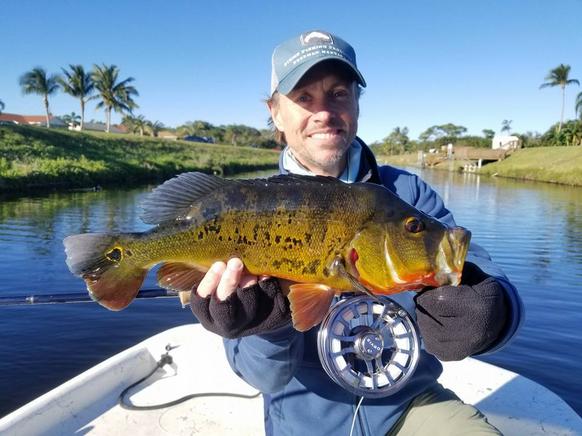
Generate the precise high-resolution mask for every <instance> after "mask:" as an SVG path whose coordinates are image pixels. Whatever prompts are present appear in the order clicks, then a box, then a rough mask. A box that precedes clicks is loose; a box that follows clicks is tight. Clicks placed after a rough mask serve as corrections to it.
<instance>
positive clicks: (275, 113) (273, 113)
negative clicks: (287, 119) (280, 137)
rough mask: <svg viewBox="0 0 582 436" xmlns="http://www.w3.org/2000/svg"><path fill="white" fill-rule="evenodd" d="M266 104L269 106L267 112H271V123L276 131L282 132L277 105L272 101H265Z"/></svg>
mask: <svg viewBox="0 0 582 436" xmlns="http://www.w3.org/2000/svg"><path fill="white" fill-rule="evenodd" d="M267 106H268V107H269V112H271V119H272V120H273V125H274V126H275V128H276V129H277V130H278V131H280V132H283V122H282V120H281V114H280V112H279V107H278V105H277V104H273V102H267Z"/></svg>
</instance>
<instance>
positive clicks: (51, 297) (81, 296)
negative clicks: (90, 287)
mask: <svg viewBox="0 0 582 436" xmlns="http://www.w3.org/2000/svg"><path fill="white" fill-rule="evenodd" d="M166 297H174V298H175V297H178V293H177V292H174V291H168V290H167V289H161V288H155V289H142V290H141V291H139V293H138V294H137V296H136V297H135V298H142V299H147V298H166ZM93 302H95V300H93V299H92V298H91V296H90V295H89V294H88V293H87V292H72V293H66V294H35V295H14V296H7V297H0V306H25V305H32V304H35V305H36V304H68V303H93Z"/></svg>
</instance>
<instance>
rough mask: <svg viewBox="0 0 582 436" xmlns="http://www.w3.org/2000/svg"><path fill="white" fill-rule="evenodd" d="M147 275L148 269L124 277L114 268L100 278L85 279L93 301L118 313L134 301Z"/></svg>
mask: <svg viewBox="0 0 582 436" xmlns="http://www.w3.org/2000/svg"><path fill="white" fill-rule="evenodd" d="M146 274H147V270H146V269H135V270H132V271H130V272H128V273H127V275H124V274H123V273H121V274H120V273H118V271H117V270H116V269H113V268H112V269H110V270H108V271H107V272H106V273H105V274H102V275H100V276H98V277H96V276H95V275H93V274H86V275H84V276H83V279H84V280H85V283H86V284H87V290H88V291H89V294H90V295H91V298H93V300H95V301H97V302H98V303H99V304H100V305H102V306H105V307H106V308H107V309H109V310H114V311H118V310H122V309H125V308H126V307H127V306H128V305H129V303H131V302H132V301H133V299H134V298H135V296H136V295H137V293H138V292H139V288H140V287H141V285H142V283H143V281H144V279H145V276H146Z"/></svg>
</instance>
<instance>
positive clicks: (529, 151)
mask: <svg viewBox="0 0 582 436" xmlns="http://www.w3.org/2000/svg"><path fill="white" fill-rule="evenodd" d="M481 174H487V175H496V176H501V177H512V178H516V179H524V180H537V181H540V182H551V183H562V184H566V185H576V186H582V147H579V146H572V147H538V148H524V149H521V150H518V151H516V152H515V153H513V154H512V155H511V156H510V157H508V158H507V159H505V160H503V161H500V162H495V163H492V164H489V165H485V166H484V167H483V168H481Z"/></svg>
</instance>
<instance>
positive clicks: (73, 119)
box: [61, 112, 82, 127]
mask: <svg viewBox="0 0 582 436" xmlns="http://www.w3.org/2000/svg"><path fill="white" fill-rule="evenodd" d="M61 119H62V120H63V121H64V122H65V123H67V124H71V125H72V126H73V127H75V126H76V125H77V123H78V122H82V118H81V116H80V115H77V114H76V113H75V112H71V113H70V114H67V115H63V116H62V117H61Z"/></svg>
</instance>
